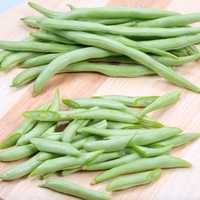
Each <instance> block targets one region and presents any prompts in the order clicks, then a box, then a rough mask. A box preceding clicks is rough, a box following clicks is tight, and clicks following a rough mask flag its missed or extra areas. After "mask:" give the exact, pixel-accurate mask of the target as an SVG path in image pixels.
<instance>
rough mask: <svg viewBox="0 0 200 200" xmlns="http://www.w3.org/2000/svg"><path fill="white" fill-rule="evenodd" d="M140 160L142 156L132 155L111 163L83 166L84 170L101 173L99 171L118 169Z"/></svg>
mask: <svg viewBox="0 0 200 200" xmlns="http://www.w3.org/2000/svg"><path fill="white" fill-rule="evenodd" d="M138 158H140V156H139V155H138V154H137V153H132V154H129V155H125V156H122V157H120V158H117V159H114V160H110V161H105V162H101V163H94V164H93V163H91V164H90V163H88V164H87V165H84V166H83V170H87V171H99V170H106V169H112V168H113V167H118V166H120V165H123V164H126V163H130V162H132V161H134V160H136V159H138Z"/></svg>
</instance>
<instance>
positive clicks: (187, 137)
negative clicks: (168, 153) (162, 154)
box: [152, 133, 200, 148]
mask: <svg viewBox="0 0 200 200" xmlns="http://www.w3.org/2000/svg"><path fill="white" fill-rule="evenodd" d="M199 137H200V134H199V133H186V134H181V135H178V136H175V137H172V138H169V139H168V140H164V141H160V142H158V143H155V144H153V145H152V146H155V147H157V146H168V145H170V146H172V147H173V148H174V147H178V146H181V145H184V144H187V143H189V142H191V141H193V140H196V139H198V138H199Z"/></svg>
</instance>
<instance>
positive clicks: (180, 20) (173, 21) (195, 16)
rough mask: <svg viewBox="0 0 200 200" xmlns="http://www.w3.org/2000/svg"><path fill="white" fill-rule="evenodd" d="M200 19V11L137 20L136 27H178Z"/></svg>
mask: <svg viewBox="0 0 200 200" xmlns="http://www.w3.org/2000/svg"><path fill="white" fill-rule="evenodd" d="M198 21H200V13H191V14H185V15H177V16H168V17H163V18H160V19H154V20H148V21H144V22H139V23H137V24H136V26H137V27H178V26H186V25H188V24H191V23H194V22H198Z"/></svg>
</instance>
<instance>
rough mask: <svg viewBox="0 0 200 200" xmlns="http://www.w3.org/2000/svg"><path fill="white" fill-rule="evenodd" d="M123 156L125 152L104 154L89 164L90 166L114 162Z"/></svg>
mask: <svg viewBox="0 0 200 200" xmlns="http://www.w3.org/2000/svg"><path fill="white" fill-rule="evenodd" d="M123 155H124V152H120V151H119V152H111V153H102V154H101V155H99V156H98V157H97V158H95V159H94V160H92V161H91V162H90V163H88V165H92V164H96V163H102V162H105V161H110V160H114V159H116V158H120V157H122V156H123Z"/></svg>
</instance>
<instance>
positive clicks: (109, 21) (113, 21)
mask: <svg viewBox="0 0 200 200" xmlns="http://www.w3.org/2000/svg"><path fill="white" fill-rule="evenodd" d="M84 21H85V20H84ZM86 21H90V22H97V23H100V24H105V25H119V24H122V23H127V22H130V18H127V19H126V18H119V19H88V20H87V19H86Z"/></svg>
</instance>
